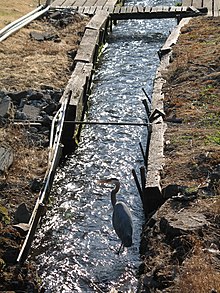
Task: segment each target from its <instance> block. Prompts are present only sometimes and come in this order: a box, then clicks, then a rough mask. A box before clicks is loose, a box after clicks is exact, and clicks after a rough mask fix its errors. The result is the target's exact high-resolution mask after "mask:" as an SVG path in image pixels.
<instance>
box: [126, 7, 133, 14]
mask: <svg viewBox="0 0 220 293" xmlns="http://www.w3.org/2000/svg"><path fill="white" fill-rule="evenodd" d="M131 12H132V6H131V5H129V6H127V13H131Z"/></svg>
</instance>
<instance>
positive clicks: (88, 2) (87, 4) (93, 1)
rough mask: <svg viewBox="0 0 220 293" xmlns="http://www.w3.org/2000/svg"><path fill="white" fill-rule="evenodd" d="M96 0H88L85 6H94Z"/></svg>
mask: <svg viewBox="0 0 220 293" xmlns="http://www.w3.org/2000/svg"><path fill="white" fill-rule="evenodd" d="M96 2H97V0H87V1H86V3H85V4H84V6H86V7H90V6H94V5H95V3H96Z"/></svg>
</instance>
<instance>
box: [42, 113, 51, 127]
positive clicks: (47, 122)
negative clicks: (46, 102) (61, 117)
mask: <svg viewBox="0 0 220 293" xmlns="http://www.w3.org/2000/svg"><path fill="white" fill-rule="evenodd" d="M52 120H53V117H50V116H48V115H46V116H44V117H43V120H42V125H44V126H51V123H52Z"/></svg>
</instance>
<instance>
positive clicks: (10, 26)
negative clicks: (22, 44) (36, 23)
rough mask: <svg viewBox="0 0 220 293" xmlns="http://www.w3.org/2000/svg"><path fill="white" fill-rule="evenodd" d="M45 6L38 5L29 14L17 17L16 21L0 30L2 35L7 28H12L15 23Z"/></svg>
mask: <svg viewBox="0 0 220 293" xmlns="http://www.w3.org/2000/svg"><path fill="white" fill-rule="evenodd" d="M42 8H43V5H41V6H39V7H37V8H36V9H34V10H32V11H31V12H29V13H28V14H25V15H24V16H22V17H20V18H18V19H16V20H15V21H13V22H11V23H9V24H8V25H6V26H5V27H4V28H3V29H1V30H0V36H2V35H3V34H4V33H5V32H6V31H7V30H9V29H11V28H12V27H13V26H14V25H16V24H18V23H19V22H20V21H22V20H24V19H26V18H28V17H29V16H31V15H32V14H34V13H36V12H38V11H39V10H41V9H42Z"/></svg>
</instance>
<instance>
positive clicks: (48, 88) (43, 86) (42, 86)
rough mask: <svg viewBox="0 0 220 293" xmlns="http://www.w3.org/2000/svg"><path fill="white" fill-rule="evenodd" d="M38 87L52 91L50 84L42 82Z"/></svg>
mask: <svg viewBox="0 0 220 293" xmlns="http://www.w3.org/2000/svg"><path fill="white" fill-rule="evenodd" d="M40 88H41V89H42V90H46V91H53V87H52V86H50V85H46V84H42V85H41V87H40Z"/></svg>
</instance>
